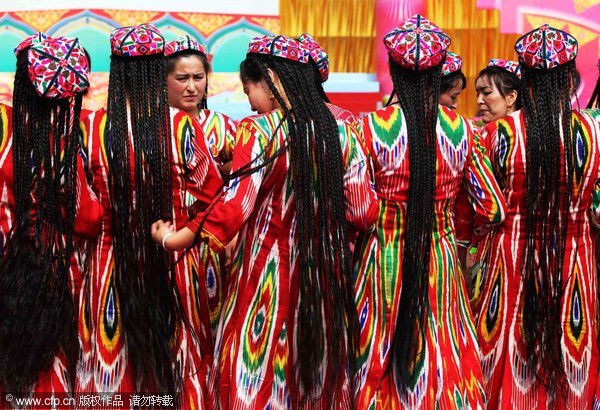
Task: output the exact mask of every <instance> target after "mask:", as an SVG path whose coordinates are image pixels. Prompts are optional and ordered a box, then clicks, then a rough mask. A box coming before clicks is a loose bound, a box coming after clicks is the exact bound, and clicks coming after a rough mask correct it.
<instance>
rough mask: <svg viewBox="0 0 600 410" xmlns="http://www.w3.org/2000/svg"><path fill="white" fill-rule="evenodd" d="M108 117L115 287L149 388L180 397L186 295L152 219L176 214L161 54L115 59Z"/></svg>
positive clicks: (141, 378)
mask: <svg viewBox="0 0 600 410" xmlns="http://www.w3.org/2000/svg"><path fill="white" fill-rule="evenodd" d="M107 115H108V119H109V122H110V125H109V127H107V132H108V137H109V140H110V144H111V148H112V149H111V155H110V156H109V167H110V173H109V175H110V184H109V186H110V190H111V205H112V211H113V220H114V228H113V229H114V248H115V272H116V275H115V277H116V281H115V285H116V288H117V292H118V294H119V299H120V301H121V310H122V317H123V327H124V329H125V338H126V341H127V345H128V346H129V349H128V355H129V358H130V359H131V361H132V364H133V368H134V372H135V376H136V381H137V383H138V385H139V386H140V388H141V390H142V391H145V392H150V391H161V392H172V393H175V394H177V392H178V391H179V390H180V389H179V386H180V384H181V375H180V374H179V372H180V371H181V369H179V368H177V369H174V367H173V363H175V362H176V357H175V351H174V348H173V342H174V341H175V340H174V337H175V334H176V333H175V332H176V329H177V325H178V323H179V321H180V319H181V317H182V315H181V306H180V297H179V293H178V290H177V287H176V285H175V279H174V278H172V277H171V275H169V268H170V266H169V262H168V260H167V258H166V255H165V253H164V252H163V251H162V250H161V249H160V248H159V247H158V246H157V245H156V244H155V243H154V242H153V241H152V240H151V237H150V234H149V231H148V226H150V225H151V224H152V222H153V221H155V220H158V219H171V218H172V212H173V194H172V174H171V173H172V147H171V143H170V141H171V122H170V113H169V106H168V97H167V89H166V64H165V61H164V57H163V56H162V55H161V56H156V57H145V58H143V59H135V60H128V59H123V58H119V57H116V56H112V61H111V74H110V80H109V100H108V108H107ZM128 119H129V121H130V124H131V126H129V125H128ZM130 132H131V135H132V138H133V144H132V146H133V153H132V152H130V149H131V148H130V137H129V135H130ZM131 157H133V172H134V174H133V175H131V172H132V167H131V165H132V161H131ZM132 183H133V186H132Z"/></svg>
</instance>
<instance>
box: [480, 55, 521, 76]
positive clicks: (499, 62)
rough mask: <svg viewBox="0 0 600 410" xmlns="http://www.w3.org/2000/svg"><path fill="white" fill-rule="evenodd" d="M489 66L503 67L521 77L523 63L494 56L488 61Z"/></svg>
mask: <svg viewBox="0 0 600 410" xmlns="http://www.w3.org/2000/svg"><path fill="white" fill-rule="evenodd" d="M488 67H499V68H503V69H505V70H506V71H508V72H509V73H511V74H514V75H516V76H517V78H519V79H521V65H520V64H519V63H518V62H517V61H511V60H503V59H501V58H492V59H491V60H490V62H489V63H488Z"/></svg>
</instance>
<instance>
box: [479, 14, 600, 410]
mask: <svg viewBox="0 0 600 410" xmlns="http://www.w3.org/2000/svg"><path fill="white" fill-rule="evenodd" d="M515 50H516V51H517V54H518V55H519V62H520V64H521V67H522V75H523V82H524V85H525V90H526V91H525V92H524V93H523V109H522V110H520V111H518V112H515V113H513V114H510V115H508V116H506V117H504V118H502V119H500V120H498V121H496V122H494V123H490V124H489V125H488V126H487V127H486V133H487V139H488V141H487V144H488V146H489V152H490V157H491V159H492V163H493V165H494V169H495V172H496V175H497V176H498V178H499V181H500V184H501V185H502V187H503V190H504V196H505V197H506V198H507V203H508V217H507V220H506V222H505V223H504V225H503V226H502V227H501V228H500V229H499V230H498V232H497V233H496V234H495V235H494V236H493V237H492V239H491V246H490V252H489V255H488V265H487V266H486V267H485V271H484V274H485V276H486V280H485V288H484V291H483V307H482V311H481V314H480V316H479V321H478V323H477V334H478V337H479V344H480V347H481V352H482V368H483V375H484V380H485V390H486V394H487V397H488V400H489V402H488V403H489V407H490V408H497V407H498V406H499V405H500V403H501V405H502V406H503V407H504V406H515V405H516V406H524V405H526V406H527V407H528V408H531V409H532V410H534V409H545V408H548V407H550V408H568V409H588V408H590V407H591V406H592V400H593V396H594V385H595V375H596V374H597V371H598V344H597V328H596V326H595V324H594V323H595V317H596V314H597V309H598V304H597V297H596V289H597V277H596V269H595V259H594V251H593V241H592V233H591V230H590V217H589V211H590V206H591V205H592V204H593V203H594V202H593V201H592V194H593V193H594V187H595V182H596V180H597V179H598V177H599V176H600V156H599V155H598V142H599V137H600V130H599V124H598V122H595V121H594V120H593V119H592V118H591V117H589V116H588V115H587V114H584V113H581V112H579V111H577V110H573V109H572V108H571V96H572V93H573V89H572V84H573V79H574V74H575V57H576V55H577V41H576V40H575V38H573V37H572V36H571V35H570V34H568V33H566V32H564V31H561V30H557V29H554V28H552V27H549V26H548V25H544V26H542V27H539V28H536V29H535V30H533V31H531V32H529V33H527V34H525V35H524V36H522V37H521V38H520V39H519V40H517V43H516V44H515ZM595 206H597V205H595ZM596 211H597V210H596Z"/></svg>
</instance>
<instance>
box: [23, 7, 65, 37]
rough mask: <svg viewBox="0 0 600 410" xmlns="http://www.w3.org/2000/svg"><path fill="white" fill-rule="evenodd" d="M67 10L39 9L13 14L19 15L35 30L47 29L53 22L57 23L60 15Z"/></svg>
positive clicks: (43, 30)
mask: <svg viewBox="0 0 600 410" xmlns="http://www.w3.org/2000/svg"><path fill="white" fill-rule="evenodd" d="M68 11H69V10H46V11H44V12H43V13H40V12H39V11H18V12H15V13H14V15H15V16H17V17H19V18H20V19H21V20H23V21H24V22H25V23H27V24H28V25H30V26H31V27H33V28H34V30H36V31H42V32H45V31H47V30H48V29H49V28H50V27H52V26H53V25H54V24H56V23H58V22H59V21H60V19H61V17H62V16H64V15H65V13H67V12H68Z"/></svg>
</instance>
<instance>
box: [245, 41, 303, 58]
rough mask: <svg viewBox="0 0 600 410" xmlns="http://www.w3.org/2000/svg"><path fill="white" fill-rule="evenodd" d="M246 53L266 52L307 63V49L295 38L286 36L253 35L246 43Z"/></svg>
mask: <svg viewBox="0 0 600 410" xmlns="http://www.w3.org/2000/svg"><path fill="white" fill-rule="evenodd" d="M248 53H257V54H266V55H271V56H274V57H281V58H285V59H287V60H292V61H297V62H299V63H303V64H308V62H309V61H310V51H309V49H308V48H307V47H306V46H305V45H304V44H302V43H301V42H299V41H298V40H296V39H293V38H290V37H286V36H262V37H255V38H253V39H252V41H250V44H249V45H248Z"/></svg>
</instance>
